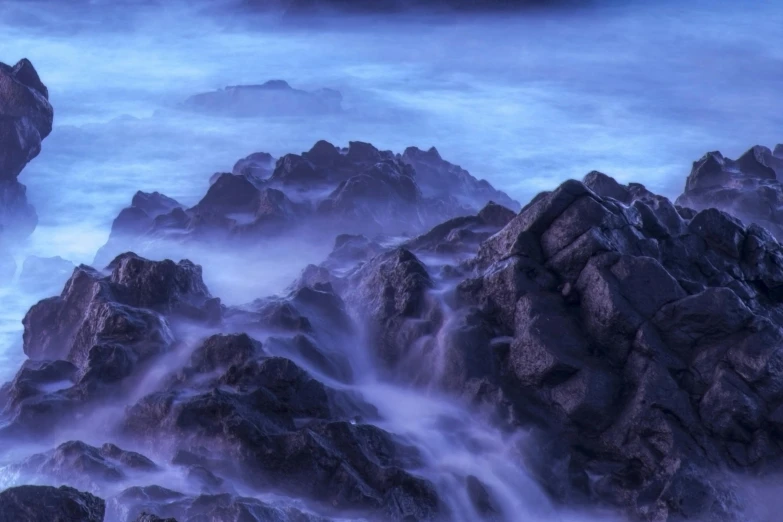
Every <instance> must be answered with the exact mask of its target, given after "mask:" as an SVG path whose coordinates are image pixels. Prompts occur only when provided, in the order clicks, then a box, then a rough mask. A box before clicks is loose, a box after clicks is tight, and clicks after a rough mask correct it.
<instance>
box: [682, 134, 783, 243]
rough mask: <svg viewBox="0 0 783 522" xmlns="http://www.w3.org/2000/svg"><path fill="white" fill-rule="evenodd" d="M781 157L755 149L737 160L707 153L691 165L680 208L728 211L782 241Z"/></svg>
mask: <svg viewBox="0 0 783 522" xmlns="http://www.w3.org/2000/svg"><path fill="white" fill-rule="evenodd" d="M781 177H783V154H781V153H780V147H779V146H778V147H776V148H775V152H773V151H771V150H770V149H769V148H767V147H763V146H759V145H757V146H755V147H752V148H751V149H749V150H748V151H747V152H745V153H744V154H743V155H742V156H740V157H739V158H738V159H736V160H732V159H729V158H726V157H724V156H723V155H722V154H721V153H720V152H717V151H715V152H708V153H707V154H705V155H704V156H703V157H702V158H701V159H699V160H698V161H695V162H694V163H693V169H692V170H691V173H690V175H689V176H688V179H687V181H686V183H685V191H684V192H683V193H682V194H681V195H680V197H678V198H677V201H676V203H677V204H678V205H681V206H686V207H691V208H694V209H696V210H702V209H706V208H710V207H714V208H717V209H719V210H723V211H725V212H728V213H729V214H731V215H733V216H735V217H737V218H739V219H741V220H742V221H743V222H745V223H746V224H750V223H756V224H758V225H761V226H763V227H765V228H767V229H768V230H769V231H770V232H772V233H773V234H774V235H775V236H776V237H777V238H778V239H779V240H780V239H783V186H781V183H780V178H781Z"/></svg>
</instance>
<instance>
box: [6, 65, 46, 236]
mask: <svg viewBox="0 0 783 522" xmlns="http://www.w3.org/2000/svg"><path fill="white" fill-rule="evenodd" d="M48 97H49V92H48V90H47V88H46V86H45V85H44V84H43V83H42V82H41V80H40V78H39V77H38V73H37V72H36V70H35V68H34V67H33V65H32V64H31V63H30V61H29V60H27V59H22V60H20V61H19V62H18V63H17V64H16V65H15V66H13V67H11V66H9V65H6V64H4V63H0V227H2V229H1V231H2V234H3V236H5V237H6V238H25V237H27V236H29V235H30V234H31V233H32V231H33V230H34V229H35V226H36V225H37V224H38V216H37V214H36V212H35V209H33V207H32V206H31V205H30V204H28V203H27V194H26V190H27V189H26V187H25V186H24V185H22V184H21V183H19V182H18V181H17V179H16V178H17V177H18V176H19V174H20V173H21V172H22V169H24V167H25V166H26V165H27V164H28V163H29V162H30V161H32V160H33V159H34V158H35V157H36V156H38V154H39V153H40V152H41V142H42V141H43V140H44V139H45V138H46V137H47V136H48V135H49V133H51V132H52V122H53V119H54V111H53V109H52V106H51V105H50V104H49V100H48Z"/></svg>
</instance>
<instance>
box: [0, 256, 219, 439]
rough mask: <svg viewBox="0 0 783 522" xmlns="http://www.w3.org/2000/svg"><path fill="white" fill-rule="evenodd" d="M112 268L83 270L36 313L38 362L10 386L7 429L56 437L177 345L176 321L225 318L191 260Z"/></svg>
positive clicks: (29, 325) (30, 335) (32, 327)
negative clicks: (71, 418) (62, 425)
mask: <svg viewBox="0 0 783 522" xmlns="http://www.w3.org/2000/svg"><path fill="white" fill-rule="evenodd" d="M109 268H110V269H111V273H110V274H109V275H106V276H104V275H102V274H101V273H99V272H97V271H96V270H94V269H92V268H90V267H86V266H80V267H78V268H77V269H76V270H75V271H74V273H73V275H72V276H71V278H70V279H69V280H68V282H67V283H66V285H65V288H64V289H63V292H62V294H61V295H60V296H57V297H51V298H48V299H44V300H42V301H40V302H39V303H38V304H36V305H34V306H33V307H32V308H31V309H30V311H28V313H27V315H26V316H25V318H24V320H23V324H24V336H23V337H24V351H25V354H27V355H28V357H30V359H32V360H31V361H29V362H27V363H25V365H24V366H23V367H22V369H21V370H20V371H19V373H18V374H17V376H16V377H15V379H14V381H12V382H11V384H10V386H9V388H8V393H7V394H6V404H5V410H4V412H3V413H4V417H5V418H6V421H7V422H6V424H5V426H4V429H3V431H4V432H7V433H9V434H11V433H15V432H18V431H22V432H25V431H34V432H38V433H41V434H43V433H50V432H51V431H52V430H54V429H55V428H56V426H57V424H58V422H60V421H64V420H66V419H67V417H68V415H73V414H75V412H76V410H77V409H79V408H82V407H85V406H86V405H87V404H88V403H89V402H90V401H101V400H106V399H108V398H110V397H112V396H116V395H117V394H120V393H122V392H123V391H124V390H125V386H126V385H128V386H129V385H131V384H132V380H128V378H129V377H132V376H133V375H136V374H138V371H139V369H141V368H144V367H145V365H147V364H148V363H149V362H150V361H151V360H152V359H154V358H155V357H156V356H159V355H162V354H164V353H166V352H167V351H168V350H169V349H170V348H171V347H172V345H173V343H174V335H173V333H172V330H171V325H170V320H169V319H171V320H180V319H182V320H188V321H200V322H202V323H204V324H209V323H210V322H214V321H217V320H219V318H220V314H221V308H220V302H219V300H218V299H214V298H212V297H211V296H210V294H209V292H208V290H207V288H206V287H205V286H204V283H203V281H202V279H201V268H200V267H199V266H197V265H194V264H193V263H191V262H190V261H187V260H186V261H180V262H179V263H174V262H173V261H169V260H166V261H160V262H154V261H148V260H146V259H142V258H140V257H138V256H136V255H135V254H132V253H128V254H123V255H121V256H119V257H118V258H117V259H115V260H114V261H113V262H112V264H111V265H110V267H109ZM162 314H165V315H166V316H167V317H168V318H169V319H167V317H164V316H163V315H162ZM51 360H56V361H53V362H49V361H51ZM125 391H127V390H125ZM44 419H45V420H44Z"/></svg>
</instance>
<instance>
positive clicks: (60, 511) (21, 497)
mask: <svg viewBox="0 0 783 522" xmlns="http://www.w3.org/2000/svg"><path fill="white" fill-rule="evenodd" d="M105 512H106V504H105V502H104V501H103V500H102V499H100V498H98V497H95V496H93V495H90V494H89V493H82V492H81V491H77V490H75V489H73V488H69V487H66V486H62V487H59V488H53V487H50V486H19V487H16V488H11V489H6V490H5V491H3V492H2V493H0V521H1V522H103V517H104V514H105Z"/></svg>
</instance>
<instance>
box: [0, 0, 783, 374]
mask: <svg viewBox="0 0 783 522" xmlns="http://www.w3.org/2000/svg"><path fill="white" fill-rule="evenodd" d="M780 27H783V5H781V4H780V3H777V2H773V1H755V2H747V3H742V4H740V3H734V2H732V3H729V2H721V3H719V2H715V1H712V2H707V1H702V2H699V1H691V2H674V1H671V2H669V1H662V2H641V1H629V2H612V1H606V2H600V1H594V2H590V3H589V4H583V5H568V6H563V5H558V6H557V7H552V8H546V7H541V6H539V7H538V8H536V9H530V10H524V11H521V12H519V13H516V14H513V15H512V14H508V13H504V14H502V15H497V14H489V13H485V14H481V13H470V14H462V15H424V14H407V15H399V16H394V17H390V16H383V17H382V16H376V17H354V16H335V17H328V16H325V15H319V16H317V17H315V18H312V19H296V20H293V19H291V18H284V17H281V16H280V15H279V14H277V13H275V12H257V11H249V10H247V9H244V8H242V7H241V6H239V5H238V4H237V3H230V2H228V0H226V1H225V2H221V1H211V2H200V3H199V2H160V3H157V2H149V1H146V2H145V1H138V2H129V1H125V2H109V1H105V2H89V1H78V2H73V3H71V2H60V1H45V0H36V1H27V0H21V1H17V0H4V1H3V2H2V4H0V61H4V62H6V63H15V62H16V61H17V60H18V59H20V58H22V57H27V58H29V59H30V60H31V61H32V62H33V64H34V65H35V67H36V68H37V69H38V72H39V74H40V76H41V78H42V80H43V81H44V83H46V85H47V86H48V87H49V91H50V100H51V102H52V105H53V106H54V108H55V127H54V132H53V133H52V135H51V136H50V137H49V138H48V139H47V140H46V141H45V142H44V144H43V152H42V153H41V155H40V156H39V157H38V158H37V159H35V160H34V161H33V162H32V163H30V165H28V166H27V168H26V169H25V170H24V172H23V173H22V175H21V177H20V181H21V182H22V183H25V184H26V185H27V187H28V198H29V200H30V202H31V203H32V204H33V205H34V206H35V207H36V209H37V211H38V214H39V225H38V228H37V229H36V231H35V233H34V234H33V235H32V237H31V238H30V240H29V241H28V243H27V244H26V245H24V246H23V248H21V249H20V250H19V252H18V258H19V260H20V261H21V260H22V259H24V256H26V255H27V254H29V253H34V254H37V255H42V256H54V255H60V256H62V257H64V258H66V259H69V260H71V261H73V262H75V263H77V264H78V263H87V264H89V263H91V262H92V259H93V256H94V255H95V252H96V250H97V249H98V248H99V247H100V246H101V245H102V244H103V243H104V242H105V241H106V239H107V237H108V233H109V229H110V226H111V221H112V219H113V218H114V217H115V216H116V215H117V213H118V212H119V210H120V209H121V208H122V207H124V206H127V205H128V204H129V202H130V199H131V197H132V195H133V194H134V193H135V192H136V191H137V190H144V191H153V190H158V191H160V192H163V193H165V194H167V195H169V196H171V197H174V198H176V199H178V200H179V201H181V202H182V203H185V204H187V205H192V204H194V203H196V202H197V201H198V199H199V198H200V196H201V195H203V194H204V192H205V191H206V188H207V187H208V180H209V177H210V175H212V174H213V173H214V172H218V171H230V170H231V167H232V166H233V164H234V162H235V161H236V160H237V159H239V158H241V157H244V156H246V155H248V154H250V153H252V152H257V151H265V152H269V153H271V154H273V155H274V156H276V157H277V156H280V155H283V154H284V153H286V152H296V153H299V152H301V151H304V150H307V149H309V148H310V147H311V146H312V144H313V143H315V142H316V141H317V140H319V139H327V140H329V141H331V142H333V143H335V144H337V145H340V146H344V145H346V144H347V142H348V141H349V140H360V141H367V142H371V143H373V144H374V145H376V146H377V147H379V148H382V149H391V150H394V151H396V152H402V150H403V149H404V148H405V147H407V146H410V145H415V146H419V147H421V148H428V147H430V146H433V145H434V146H436V147H437V148H438V150H439V151H440V153H441V155H442V156H443V157H444V158H445V159H447V160H449V161H451V162H453V163H456V164H459V165H461V166H462V167H464V168H466V169H467V170H469V171H470V172H471V173H472V174H473V175H475V176H476V177H478V178H486V179H488V180H489V181H490V182H491V183H493V184H494V185H495V186H496V187H497V188H499V189H502V190H504V191H506V192H507V193H508V194H509V195H511V196H512V197H514V198H516V199H517V200H519V201H521V202H523V203H524V202H526V201H527V200H528V199H530V198H531V197H532V196H533V195H535V194H536V193H538V192H539V191H541V190H548V189H551V188H553V187H555V186H556V185H557V184H559V183H560V182H561V181H563V180H565V179H568V178H581V177H582V176H583V175H584V174H586V173H587V172H589V171H590V170H593V169H596V170H601V171H603V172H606V173H608V174H610V175H612V176H614V177H616V178H617V179H619V180H621V181H623V182H629V181H636V182H641V183H644V184H645V185H646V186H647V187H648V188H650V189H651V190H653V191H655V192H659V193H661V194H664V195H666V196H669V197H676V196H677V195H678V194H679V192H680V191H681V188H682V187H683V186H684V181H685V176H686V175H687V173H688V171H689V169H690V164H691V162H692V161H694V160H695V159H697V158H699V157H700V156H701V155H702V154H703V153H704V152H706V151H708V150H718V149H719V150H721V151H722V152H724V154H726V155H728V156H731V157H734V156H737V155H739V154H740V153H741V152H743V151H744V150H746V149H747V148H748V147H750V146H751V145H754V144H756V143H759V144H766V145H768V146H772V145H774V144H775V143H777V142H778V141H783V138H781V134H780V128H781V127H782V126H783V125H782V124H783V114H781V113H780V112H779V111H778V110H777V107H778V104H779V98H780V93H781V92H783V75H781V74H780V71H781V65H783V63H782V62H783V39H782V38H780V36H779V29H780ZM272 79H282V80H285V81H287V82H289V83H290V84H291V85H292V86H293V87H294V88H299V89H305V90H315V89H320V88H331V89H336V90H339V91H340V92H341V93H342V95H343V102H342V106H343V109H344V111H343V112H342V113H339V114H326V115H317V116H312V117H304V116H283V115H281V116H277V117H260V118H230V117H220V116H204V115H202V114H192V113H187V112H184V111H182V110H178V109H177V106H178V105H179V104H180V103H181V102H183V101H184V100H185V99H186V98H188V97H189V96H191V95H193V94H197V93H201V92H205V91H212V90H215V89H219V88H222V87H225V86H227V85H243V84H260V83H263V82H265V81H267V80H272ZM324 254H325V252H321V251H319V250H317V249H316V250H312V251H302V250H300V249H299V248H298V247H297V246H296V245H287V246H281V248H280V249H278V250H277V251H275V252H273V253H272V255H270V256H269V258H268V259H261V260H259V259H256V260H253V261H252V263H251V262H249V261H248V260H243V261H242V263H240V264H239V265H238V266H237V267H235V268H236V269H237V270H238V272H237V275H238V276H245V275H246V273H253V274H254V275H255V276H256V278H257V279H261V280H263V281H265V283H264V285H262V286H263V290H266V291H267V293H269V292H275V291H279V290H281V289H282V288H283V286H284V285H285V284H286V283H288V282H290V280H291V279H292V278H293V277H294V276H295V275H296V274H297V273H298V272H299V270H301V268H302V267H303V266H304V265H305V264H306V263H307V262H313V261H319V260H320V259H321V258H322V257H323V255H324ZM291 259H294V260H295V261H296V262H295V263H293V262H291ZM194 261H196V262H199V263H203V264H205V278H206V280H207V283H208V284H209V285H210V288H211V289H212V290H213V292H214V293H215V294H216V295H220V296H221V297H222V298H223V299H224V300H225V301H226V302H229V303H232V302H239V301H242V300H247V297H248V295H246V294H247V292H245V293H241V292H240V293H241V295H236V296H232V289H237V291H238V289H239V288H240V286H241V283H240V281H239V280H240V279H242V277H238V278H237V279H232V280H230V281H225V280H221V279H220V277H219V271H220V270H219V268H217V267H216V268H215V269H211V268H210V266H209V264H210V263H209V262H208V260H205V259H199V258H195V259H194ZM20 264H21V263H20ZM243 270H244V271H245V273H243ZM245 279H246V278H245ZM216 282H217V283H218V284H216ZM253 291H254V292H256V291H259V292H260V291H261V288H259V287H258V286H254V287H253ZM258 295H263V294H257V295H255V296H258ZM41 297H43V295H35V296H30V295H26V294H20V293H18V292H16V291H12V290H6V291H4V293H3V300H4V301H3V302H4V307H3V312H2V316H0V334H2V335H3V340H2V341H0V363H2V362H3V358H8V359H9V360H11V361H13V362H14V363H15V362H17V361H18V360H20V359H21V357H22V354H21V348H20V347H19V346H20V344H21V339H20V337H21V336H20V331H21V324H20V320H21V317H22V316H23V314H24V312H25V311H26V309H27V307H29V305H30V304H32V303H33V302H35V300H37V299H39V298H41ZM14 367H15V364H10V363H5V364H2V365H1V366H0V373H3V372H4V373H3V376H4V377H8V376H9V372H11V371H13V368H14Z"/></svg>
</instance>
